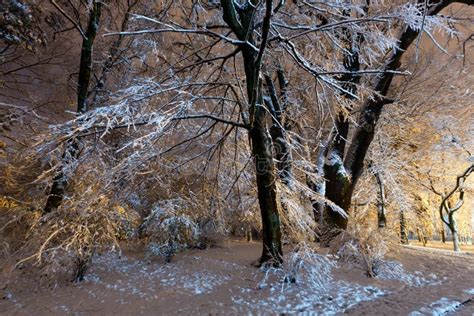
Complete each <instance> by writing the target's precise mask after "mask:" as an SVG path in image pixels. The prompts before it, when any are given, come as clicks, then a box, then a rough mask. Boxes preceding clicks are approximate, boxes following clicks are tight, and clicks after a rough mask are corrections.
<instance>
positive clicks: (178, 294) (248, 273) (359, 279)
mask: <svg viewBox="0 0 474 316" xmlns="http://www.w3.org/2000/svg"><path fill="white" fill-rule="evenodd" d="M259 251H260V245H259V244H256V243H242V242H230V243H228V244H226V246H224V247H222V248H216V249H210V250H206V251H198V250H196V251H189V252H186V253H183V254H181V255H178V256H176V258H175V259H174V260H173V262H172V263H170V264H164V263H163V262H160V261H159V260H156V261H154V260H151V261H150V260H146V259H144V256H143V254H140V253H138V252H128V253H126V255H122V256H118V255H116V254H106V255H102V256H97V257H96V258H95V259H94V265H93V267H92V269H91V271H90V273H89V275H88V276H87V279H86V280H85V281H84V282H82V283H80V284H77V285H73V284H59V285H58V286H57V287H56V289H54V290H47V289H42V288H40V287H38V286H36V285H34V284H31V282H28V280H24V278H23V279H22V277H17V278H16V279H15V280H12V279H10V280H7V279H5V278H4V279H2V280H1V282H0V290H1V292H0V295H1V296H0V297H3V299H1V300H0V314H2V315H4V314H5V315H13V314H14V315H32V314H34V315H46V314H47V315H51V314H101V315H104V314H105V315H112V314H114V315H130V314H170V313H173V314H176V313H181V314H209V313H219V314H222V313H226V314H262V313H271V314H282V313H285V314H286V313H297V312H313V313H317V314H324V315H334V314H339V313H344V312H346V313H349V314H366V315H380V314H387V315H448V314H461V315H464V314H465V315H472V314H473V313H474V304H473V303H471V302H469V299H473V298H474V256H462V257H456V256H450V257H449V256H437V255H435V254H427V253H421V252H417V251H416V250H413V249H402V250H400V251H399V252H398V253H396V254H393V258H392V259H393V262H392V263H391V265H390V267H391V269H390V270H389V271H386V273H384V274H383V275H382V276H381V277H380V278H378V279H368V278H367V277H365V276H364V273H363V271H361V270H358V269H355V268H353V269H347V268H345V269H344V268H341V267H331V269H330V270H325V269H323V268H321V269H320V270H318V271H320V273H319V274H320V275H317V277H316V278H315V279H314V280H313V279H312V277H311V275H316V274H318V273H316V272H315V271H311V274H308V275H304V274H302V275H301V277H300V278H298V279H297V282H296V283H291V282H285V273H283V272H282V271H269V272H268V273H266V274H265V273H264V272H263V271H261V270H258V269H256V268H254V267H252V266H251V265H250V264H249V263H250V262H251V260H252V259H256V258H257V257H258V254H259ZM322 260H323V261H324V260H326V259H324V258H322ZM313 281H314V282H313Z"/></svg>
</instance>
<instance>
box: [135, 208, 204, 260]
mask: <svg viewBox="0 0 474 316" xmlns="http://www.w3.org/2000/svg"><path fill="white" fill-rule="evenodd" d="M186 209H187V206H186V204H185V203H184V201H183V200H180V199H173V200H165V201H161V202H159V203H157V204H156V205H155V207H154V209H153V210H152V211H151V213H150V215H148V216H147V217H146V218H145V220H144V222H143V224H142V225H141V227H140V231H141V235H142V236H144V237H147V238H148V243H149V245H148V249H149V251H150V253H151V254H153V255H158V256H161V257H164V258H165V260H166V262H170V261H171V259H172V257H173V255H174V254H175V253H176V252H177V251H180V250H183V249H186V248H188V247H191V246H194V245H196V243H197V241H198V237H199V234H200V233H199V227H198V225H197V223H196V222H194V221H193V220H192V219H191V218H190V217H189V216H187V215H186V212H185V211H186Z"/></svg>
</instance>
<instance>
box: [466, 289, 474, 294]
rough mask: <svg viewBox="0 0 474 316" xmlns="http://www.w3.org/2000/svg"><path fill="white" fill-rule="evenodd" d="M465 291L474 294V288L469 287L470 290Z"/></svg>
mask: <svg viewBox="0 0 474 316" xmlns="http://www.w3.org/2000/svg"><path fill="white" fill-rule="evenodd" d="M465 292H466V293H467V294H472V295H474V288H472V289H469V290H466V291H465Z"/></svg>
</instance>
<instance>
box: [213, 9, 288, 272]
mask: <svg viewBox="0 0 474 316" xmlns="http://www.w3.org/2000/svg"><path fill="white" fill-rule="evenodd" d="M221 5H222V9H223V18H224V21H225V22H226V23H227V25H228V26H229V27H230V28H231V30H232V31H233V32H234V34H235V35H236V36H237V38H238V39H239V40H241V41H246V42H249V43H251V44H253V45H255V42H254V40H253V38H252V32H253V29H254V23H255V21H254V14H255V8H256V5H257V1H256V0H252V1H249V2H247V3H246V4H244V5H242V6H236V3H235V2H234V1H233V0H221ZM265 6H266V15H265V20H264V23H263V27H262V33H263V34H265V33H266V34H268V32H269V27H270V21H269V18H270V17H271V11H272V1H269V0H267V1H266V2H265ZM263 28H266V30H263ZM261 45H264V44H263V40H262V43H261ZM241 49H242V56H243V63H244V70H245V77H246V80H247V99H248V103H249V117H250V130H249V136H250V140H251V143H252V145H251V146H252V154H253V156H254V160H255V176H256V180H257V190H258V193H257V194H258V202H259V205H260V213H261V216H262V227H263V232H262V233H263V250H262V256H261V258H260V264H264V263H271V264H273V265H275V266H278V265H280V264H281V262H282V261H283V250H282V245H281V231H280V217H279V206H278V199H277V188H276V181H275V180H276V177H275V166H274V163H273V153H272V140H271V137H270V134H269V132H268V128H267V123H266V113H267V110H266V109H265V108H264V104H263V95H262V85H261V81H260V78H259V76H260V62H261V60H259V58H261V57H262V56H263V55H259V54H258V53H257V52H256V51H255V50H253V48H251V47H248V46H246V45H242V46H241ZM262 52H263V51H262Z"/></svg>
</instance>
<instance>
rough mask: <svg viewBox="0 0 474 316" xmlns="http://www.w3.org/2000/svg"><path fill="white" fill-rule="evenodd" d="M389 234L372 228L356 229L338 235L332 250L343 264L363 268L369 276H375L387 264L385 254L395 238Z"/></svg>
mask: <svg viewBox="0 0 474 316" xmlns="http://www.w3.org/2000/svg"><path fill="white" fill-rule="evenodd" d="M388 235H389V234H385V233H384V232H381V231H379V230H373V229H370V228H369V229H354V230H353V231H352V232H345V233H343V234H341V235H340V236H338V238H337V239H336V240H334V241H333V243H332V245H331V252H332V253H334V254H335V255H336V257H337V260H338V262H339V263H340V264H341V265H342V266H345V267H349V268H359V269H362V270H363V271H364V273H365V274H366V275H367V276H368V277H370V278H374V277H377V276H379V275H380V274H381V273H382V272H383V267H384V266H385V265H386V264H387V262H386V261H385V255H386V253H387V252H388V250H389V249H390V240H393V238H392V239H391V237H393V236H390V237H389V236H388Z"/></svg>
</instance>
